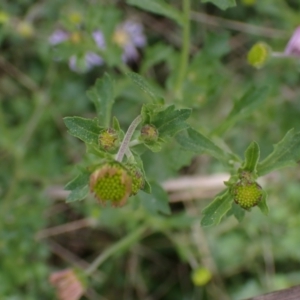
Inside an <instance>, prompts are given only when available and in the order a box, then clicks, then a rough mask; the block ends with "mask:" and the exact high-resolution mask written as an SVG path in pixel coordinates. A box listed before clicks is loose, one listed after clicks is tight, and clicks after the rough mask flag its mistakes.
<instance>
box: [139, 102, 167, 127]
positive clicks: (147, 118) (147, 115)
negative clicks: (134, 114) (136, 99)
mask: <svg viewBox="0 0 300 300" xmlns="http://www.w3.org/2000/svg"><path fill="white" fill-rule="evenodd" d="M162 108H163V106H162V105H161V104H160V103H146V104H144V105H143V106H142V109H141V116H142V123H143V124H151V122H152V119H153V116H154V115H155V114H157V113H159V111H161V110H162Z"/></svg>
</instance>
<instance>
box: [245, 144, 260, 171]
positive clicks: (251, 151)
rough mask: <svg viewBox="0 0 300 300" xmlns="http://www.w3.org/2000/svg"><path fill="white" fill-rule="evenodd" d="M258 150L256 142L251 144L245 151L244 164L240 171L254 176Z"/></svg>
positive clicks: (258, 154)
mask: <svg viewBox="0 0 300 300" xmlns="http://www.w3.org/2000/svg"><path fill="white" fill-rule="evenodd" d="M259 156H260V149H259V145H258V144H257V143H256V142H252V143H251V144H250V145H249V147H248V148H247V150H246V151H245V162H244V164H243V166H242V168H241V169H242V170H245V171H249V172H251V173H253V174H255V175H256V173H257V171H256V167H257V164H258V161H259Z"/></svg>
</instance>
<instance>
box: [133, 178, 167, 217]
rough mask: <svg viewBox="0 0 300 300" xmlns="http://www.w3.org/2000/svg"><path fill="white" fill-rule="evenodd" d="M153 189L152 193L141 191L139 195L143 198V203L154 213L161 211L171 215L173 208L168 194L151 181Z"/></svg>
mask: <svg viewBox="0 0 300 300" xmlns="http://www.w3.org/2000/svg"><path fill="white" fill-rule="evenodd" d="M151 190H152V193H151V194H146V193H144V192H143V191H141V192H139V194H138V197H139V198H140V199H141V204H142V205H143V206H144V207H145V209H146V210H148V211H149V212H150V213H152V214H156V213H158V212H161V213H164V214H167V215H169V214H170V213H171V210H170V206H169V197H168V194H167V193H166V192H165V190H164V189H163V188H162V187H161V186H160V185H158V184H157V183H155V182H151Z"/></svg>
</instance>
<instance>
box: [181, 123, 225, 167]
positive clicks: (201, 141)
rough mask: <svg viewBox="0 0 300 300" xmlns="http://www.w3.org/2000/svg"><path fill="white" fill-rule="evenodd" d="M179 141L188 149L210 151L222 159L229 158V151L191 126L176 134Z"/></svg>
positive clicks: (200, 151)
mask: <svg viewBox="0 0 300 300" xmlns="http://www.w3.org/2000/svg"><path fill="white" fill-rule="evenodd" d="M176 140H177V142H178V143H179V144H180V145H181V146H182V147H183V148H184V149H186V150H190V151H193V152H195V153H198V154H201V153H208V154H210V155H211V156H213V157H215V158H217V159H219V160H221V161H227V160H228V153H227V152H225V151H223V150H222V149H221V148H219V147H218V146H217V145H215V144H214V143H213V142H212V141H211V140H210V139H208V138H207V137H205V136H204V135H202V134H201V133H200V132H198V131H196V130H194V129H192V128H189V129H188V130H187V131H186V132H183V133H180V134H178V135H177V136H176Z"/></svg>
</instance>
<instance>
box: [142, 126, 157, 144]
mask: <svg viewBox="0 0 300 300" xmlns="http://www.w3.org/2000/svg"><path fill="white" fill-rule="evenodd" d="M141 140H142V141H145V142H150V143H153V142H156V141H157V140H158V130H157V129H156V127H155V126H154V125H150V124H147V125H145V126H143V127H142V129H141Z"/></svg>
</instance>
